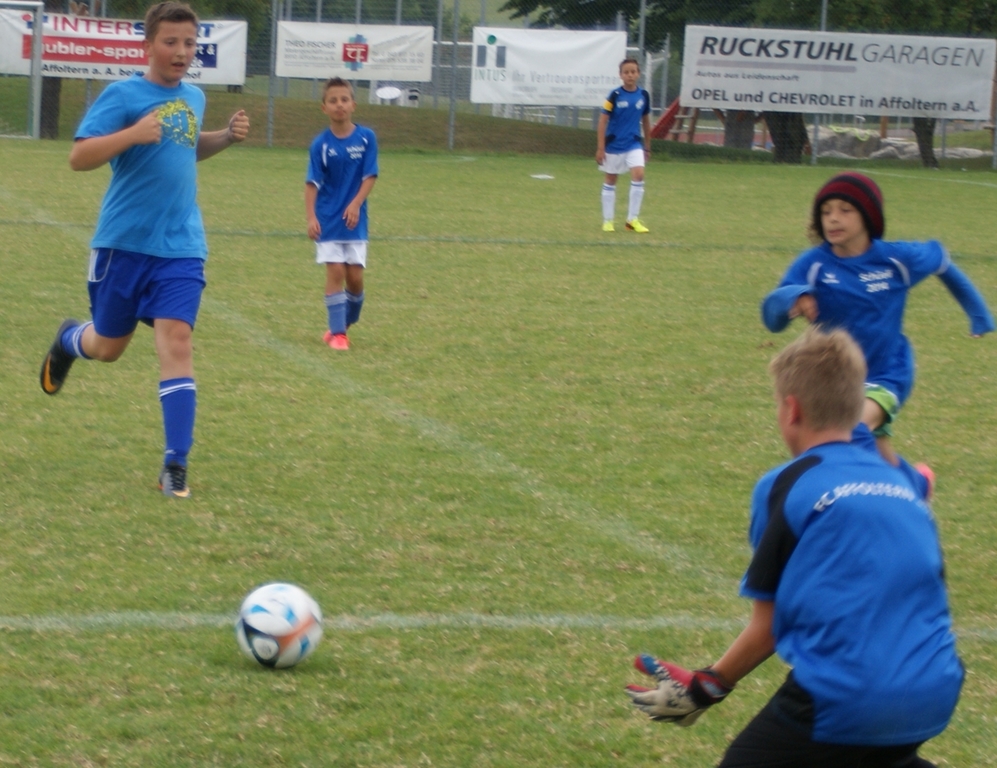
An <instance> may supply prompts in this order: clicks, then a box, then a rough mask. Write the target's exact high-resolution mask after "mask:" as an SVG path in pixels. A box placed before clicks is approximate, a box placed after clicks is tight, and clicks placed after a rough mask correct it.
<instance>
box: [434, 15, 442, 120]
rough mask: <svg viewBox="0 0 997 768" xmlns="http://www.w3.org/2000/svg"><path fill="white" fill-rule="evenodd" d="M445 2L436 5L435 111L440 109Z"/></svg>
mask: <svg viewBox="0 0 997 768" xmlns="http://www.w3.org/2000/svg"><path fill="white" fill-rule="evenodd" d="M442 47H443V0H437V3H436V45H435V46H433V59H434V61H433V109H439V107H440V65H441V64H442V63H443V60H442V55H443V54H442V51H441V48H442Z"/></svg>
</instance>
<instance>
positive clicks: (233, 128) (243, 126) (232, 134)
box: [228, 109, 249, 142]
mask: <svg viewBox="0 0 997 768" xmlns="http://www.w3.org/2000/svg"><path fill="white" fill-rule="evenodd" d="M248 135H249V115H247V114H246V110H244V109H240V110H239V111H238V112H236V113H235V114H234V115H232V117H230V118H229V121H228V137H229V139H230V140H231V141H234V142H235V141H243V140H245V138H246V137H247V136H248Z"/></svg>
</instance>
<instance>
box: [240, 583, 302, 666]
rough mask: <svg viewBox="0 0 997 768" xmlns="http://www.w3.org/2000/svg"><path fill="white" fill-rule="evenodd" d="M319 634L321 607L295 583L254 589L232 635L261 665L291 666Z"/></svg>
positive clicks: (267, 585) (266, 585)
mask: <svg viewBox="0 0 997 768" xmlns="http://www.w3.org/2000/svg"><path fill="white" fill-rule="evenodd" d="M321 637H322V610H321V609H320V608H319V607H318V603H316V602H315V601H314V600H313V599H312V598H311V596H310V595H309V594H308V593H307V592H305V590H303V589H302V588H301V587H296V586H295V585H294V584H265V585H264V586H262V587H259V588H258V589H254V590H253V591H252V592H250V593H249V595H248V596H247V597H246V599H245V600H243V601H242V607H241V608H240V609H239V618H238V619H237V620H236V622H235V639H236V640H237V641H238V643H239V648H241V649H242V652H243V653H244V654H246V655H247V656H248V657H249V658H251V659H256V661H258V662H259V663H260V664H262V665H263V666H264V667H277V668H280V669H283V668H285V667H293V666H294V665H295V664H297V663H298V662H299V661H301V660H302V659H304V658H306V657H307V656H309V655H310V654H311V652H312V651H314V650H315V646H316V645H318V641H319V640H320V639H321Z"/></svg>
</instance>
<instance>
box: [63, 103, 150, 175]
mask: <svg viewBox="0 0 997 768" xmlns="http://www.w3.org/2000/svg"><path fill="white" fill-rule="evenodd" d="M162 136H163V128H162V126H161V125H160V124H159V110H158V109H154V110H152V112H150V113H149V114H147V115H146V116H145V117H143V118H141V119H140V120H138V121H137V122H135V123H132V124H131V125H129V126H128V127H127V128H122V129H121V130H120V131H115V132H114V133H109V134H107V135H106V136H91V137H90V138H87V139H79V140H77V141H76V142H74V143H73V148H72V149H71V150H70V151H69V167H70V168H72V169H73V170H74V171H92V170H93V169H94V168H100V166H102V165H103V164H104V163H106V162H109V161H110V160H112V159H113V158H115V157H117V156H118V155H120V154H121V153H122V152H124V151H125V150H128V149H131V148H132V147H134V146H137V145H139V144H158V143H159V141H160V139H162Z"/></svg>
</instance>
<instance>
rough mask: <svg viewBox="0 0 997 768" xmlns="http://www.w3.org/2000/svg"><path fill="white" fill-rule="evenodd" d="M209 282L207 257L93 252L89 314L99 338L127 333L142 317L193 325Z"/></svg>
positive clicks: (89, 282)
mask: <svg viewBox="0 0 997 768" xmlns="http://www.w3.org/2000/svg"><path fill="white" fill-rule="evenodd" d="M205 285H206V282H205V279H204V259H190V258H187V259H164V258H161V257H159V256H148V255H146V254H144V253H134V252H133V251H122V250H118V249H117V248H113V249H112V248H95V249H94V250H92V251H91V252H90V274H89V276H88V283H87V289H88V290H89V291H90V314H91V316H92V317H93V327H94V330H95V331H97V333H99V334H100V335H101V336H105V337H107V338H110V339H117V338H120V337H122V336H127V335H128V334H130V333H131V332H132V331H134V330H135V327H136V326H137V325H138V322H139V321H140V320H141V321H142V322H143V323H146V324H147V325H152V321H153V320H181V321H183V322H185V323H187V324H188V325H189V326H190V327H191V328H193V327H194V321H195V320H196V319H197V310H198V309H199V308H200V305H201V293H202V292H203V291H204V286H205Z"/></svg>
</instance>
